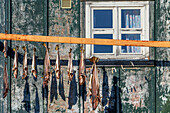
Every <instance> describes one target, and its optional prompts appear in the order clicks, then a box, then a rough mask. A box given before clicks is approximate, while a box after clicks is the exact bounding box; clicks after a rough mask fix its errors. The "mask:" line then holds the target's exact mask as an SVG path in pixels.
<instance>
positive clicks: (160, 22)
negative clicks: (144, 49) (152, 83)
mask: <svg viewBox="0 0 170 113" xmlns="http://www.w3.org/2000/svg"><path fill="white" fill-rule="evenodd" d="M169 9H170V3H169V1H168V0H156V15H155V19H156V25H155V31H156V32H155V40H158V41H170V31H169V28H170V19H169V17H170V13H169ZM155 59H156V61H158V62H160V64H161V66H157V67H156V68H155V72H156V111H157V112H164V113H167V112H168V111H170V108H169V107H168V106H169V104H170V101H169V100H170V67H169V64H170V63H169V62H170V48H156V58H155Z"/></svg>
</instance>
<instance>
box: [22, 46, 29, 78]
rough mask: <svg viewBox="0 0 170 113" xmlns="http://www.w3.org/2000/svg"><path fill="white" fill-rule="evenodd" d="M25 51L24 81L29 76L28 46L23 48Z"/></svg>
mask: <svg viewBox="0 0 170 113" xmlns="http://www.w3.org/2000/svg"><path fill="white" fill-rule="evenodd" d="M22 48H23V49H24V59H23V75H22V79H25V78H26V77H27V75H28V64H27V48H26V46H24V47H22Z"/></svg>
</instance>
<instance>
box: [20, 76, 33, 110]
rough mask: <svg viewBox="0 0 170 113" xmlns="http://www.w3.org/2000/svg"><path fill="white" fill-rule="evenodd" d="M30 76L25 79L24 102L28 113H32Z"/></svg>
mask: <svg viewBox="0 0 170 113" xmlns="http://www.w3.org/2000/svg"><path fill="white" fill-rule="evenodd" d="M28 78H29V77H28V76H27V77H26V78H25V80H26V83H25V88H24V100H23V101H22V102H23V103H24V108H25V110H26V111H27V112H30V110H31V105H30V91H29V84H28Z"/></svg>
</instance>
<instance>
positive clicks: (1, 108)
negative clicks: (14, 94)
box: [0, 0, 9, 113]
mask: <svg viewBox="0 0 170 113" xmlns="http://www.w3.org/2000/svg"><path fill="white" fill-rule="evenodd" d="M5 15H6V12H5V0H1V1H0V33H5ZM0 42H1V43H3V42H4V41H3V40H0ZM1 50H3V48H1ZM5 61H7V60H6V59H5V58H4V54H3V53H2V52H0V84H1V86H0V112H1V113H4V112H8V111H7V106H8V103H7V97H6V98H5V99H3V76H4V63H5ZM8 95H9V94H8Z"/></svg>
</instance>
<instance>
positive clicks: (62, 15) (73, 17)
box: [49, 0, 80, 113]
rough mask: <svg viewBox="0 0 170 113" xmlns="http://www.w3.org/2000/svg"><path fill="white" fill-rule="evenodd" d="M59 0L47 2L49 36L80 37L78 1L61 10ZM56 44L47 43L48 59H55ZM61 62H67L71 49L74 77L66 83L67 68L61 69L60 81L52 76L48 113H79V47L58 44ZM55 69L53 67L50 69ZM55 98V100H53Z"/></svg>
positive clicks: (75, 0) (73, 1)
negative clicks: (73, 61)
mask: <svg viewBox="0 0 170 113" xmlns="http://www.w3.org/2000/svg"><path fill="white" fill-rule="evenodd" d="M60 4H61V1H60V0H49V35H50V36H66V37H80V33H79V32H80V29H79V26H80V17H79V16H80V15H79V14H80V5H79V0H72V2H71V5H72V8H71V9H62V8H61V5H60ZM56 44H57V43H49V48H50V58H51V59H55V58H56V54H57V51H56V50H55V46H56ZM59 47H60V57H61V60H68V53H69V51H70V48H72V53H73V54H72V57H73V60H76V61H75V63H74V64H75V65H74V71H75V74H74V77H73V80H72V81H71V82H69V81H68V76H67V66H62V67H61V71H62V72H61V73H62V74H61V79H60V80H58V79H57V80H56V77H55V74H53V77H52V81H51V86H54V87H51V90H53V91H51V95H52V96H51V99H50V100H51V104H50V112H77V113H78V112H79V111H80V109H79V82H78V63H79V62H78V61H77V60H78V59H79V53H80V50H79V45H77V44H59ZM54 68H55V67H54V66H53V67H52V69H54ZM54 97H55V98H54Z"/></svg>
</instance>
